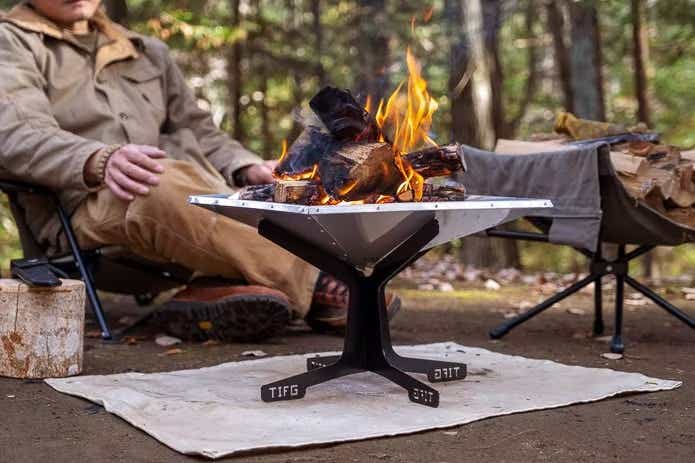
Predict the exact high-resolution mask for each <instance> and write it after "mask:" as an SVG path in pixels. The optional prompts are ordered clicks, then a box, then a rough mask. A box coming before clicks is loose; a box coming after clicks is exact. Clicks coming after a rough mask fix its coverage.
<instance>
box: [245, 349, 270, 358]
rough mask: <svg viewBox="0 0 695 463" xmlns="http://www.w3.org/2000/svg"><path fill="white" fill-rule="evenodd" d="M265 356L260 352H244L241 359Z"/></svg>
mask: <svg viewBox="0 0 695 463" xmlns="http://www.w3.org/2000/svg"><path fill="white" fill-rule="evenodd" d="M266 355H268V354H266V353H265V352H263V351H262V350H246V351H244V352H242V353H241V356H242V357H265V356H266Z"/></svg>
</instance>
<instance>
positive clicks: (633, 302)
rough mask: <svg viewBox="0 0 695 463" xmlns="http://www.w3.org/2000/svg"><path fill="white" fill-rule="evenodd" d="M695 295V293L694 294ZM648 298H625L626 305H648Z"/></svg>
mask: <svg viewBox="0 0 695 463" xmlns="http://www.w3.org/2000/svg"><path fill="white" fill-rule="evenodd" d="M693 296H695V294H693ZM647 304H648V302H647V300H646V299H625V305H630V306H633V307H641V306H645V305H647Z"/></svg>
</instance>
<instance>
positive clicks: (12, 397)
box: [7, 394, 16, 399]
mask: <svg viewBox="0 0 695 463" xmlns="http://www.w3.org/2000/svg"><path fill="white" fill-rule="evenodd" d="M15 397H16V396H15V395H14V394H10V395H8V396H7V398H8V399H14V398H15Z"/></svg>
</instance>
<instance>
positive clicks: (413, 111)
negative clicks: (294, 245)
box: [279, 48, 438, 205]
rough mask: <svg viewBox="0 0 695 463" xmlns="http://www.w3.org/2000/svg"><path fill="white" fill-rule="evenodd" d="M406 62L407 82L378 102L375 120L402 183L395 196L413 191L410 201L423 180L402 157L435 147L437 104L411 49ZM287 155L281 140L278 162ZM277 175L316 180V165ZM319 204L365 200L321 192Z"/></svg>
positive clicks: (420, 194) (369, 103)
mask: <svg viewBox="0 0 695 463" xmlns="http://www.w3.org/2000/svg"><path fill="white" fill-rule="evenodd" d="M406 62H407V65H408V79H407V81H403V82H401V84H400V85H398V87H397V88H396V90H395V91H394V92H393V93H392V94H391V95H390V96H389V98H388V99H387V100H386V102H385V103H384V100H383V99H382V100H381V101H380V102H379V105H378V107H377V110H376V113H375V114H374V120H375V121H376V124H377V126H378V127H379V130H380V131H381V135H380V139H379V141H380V142H385V141H386V137H388V139H389V141H390V142H391V146H392V150H393V153H394V163H395V165H396V167H397V168H398V170H399V171H400V173H401V175H402V176H403V183H401V184H400V186H399V187H398V189H397V191H396V195H397V196H401V195H403V194H405V193H408V192H412V200H415V201H421V200H422V197H423V190H424V184H425V180H424V178H423V177H422V176H421V175H420V174H418V173H417V172H416V171H415V170H414V169H413V168H412V166H411V165H410V164H409V163H408V162H407V161H405V159H404V158H403V156H404V155H405V154H407V153H409V152H411V151H414V150H415V149H417V148H420V147H421V146H422V145H424V144H429V145H432V146H437V143H436V142H435V141H434V140H432V139H431V138H430V137H429V135H428V132H429V129H430V127H431V126H432V117H433V115H434V113H435V111H436V110H437V107H438V105H437V102H436V101H435V100H434V99H433V98H432V96H431V95H430V93H429V92H428V90H427V81H426V80H425V79H424V78H423V77H422V68H421V66H420V63H419V62H418V61H417V59H416V58H415V56H414V55H413V53H412V51H411V50H410V48H408V49H407V52H406ZM372 105H373V102H372V98H371V96H368V97H367V101H366V103H365V110H366V111H367V112H368V113H370V114H371V113H372ZM384 134H386V136H385V135H384ZM286 156H287V140H284V141H283V143H282V154H281V156H280V159H279V161H280V162H282V160H283V159H284V158H285V157H286ZM387 168H388V166H384V169H387ZM279 178H280V179H282V180H314V181H316V180H319V175H318V164H316V165H314V167H313V169H312V170H311V171H307V172H303V173H299V174H292V175H290V174H283V175H282V176H280V177H279ZM355 186H356V182H355V183H350V184H348V185H346V186H345V187H344V188H343V189H342V190H341V191H340V192H339V193H340V195H345V194H347V193H349V192H350V191H351V190H352V189H353V188H355ZM394 199H395V198H393V197H391V196H385V195H380V196H379V197H378V199H377V200H376V202H377V203H385V202H392V201H394ZM320 203H321V204H330V205H335V204H363V203H364V201H339V200H336V199H334V198H332V197H331V196H330V195H328V194H327V193H326V192H325V191H324V192H323V197H322V198H321V201H320Z"/></svg>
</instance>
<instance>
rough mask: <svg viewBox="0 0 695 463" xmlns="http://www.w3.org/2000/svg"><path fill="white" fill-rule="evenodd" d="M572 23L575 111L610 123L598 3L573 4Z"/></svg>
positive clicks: (580, 114)
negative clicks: (604, 91) (604, 82)
mask: <svg viewBox="0 0 695 463" xmlns="http://www.w3.org/2000/svg"><path fill="white" fill-rule="evenodd" d="M570 19H571V22H572V32H571V34H572V48H571V53H570V59H571V63H572V89H573V93H574V112H575V114H576V115H577V116H578V117H580V118H583V119H592V120H596V121H604V120H606V108H605V102H604V96H603V73H602V70H601V67H602V61H603V60H602V57H601V37H600V35H599V27H598V11H597V9H596V1H595V0H581V1H574V2H571V3H570Z"/></svg>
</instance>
